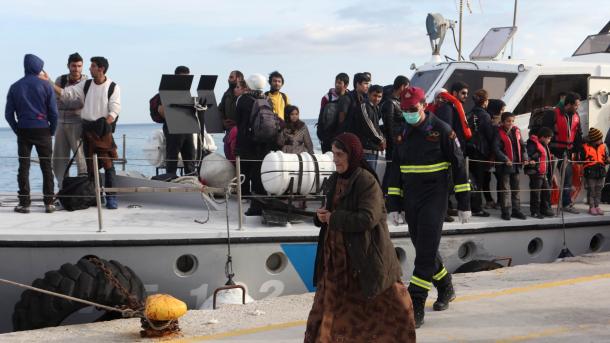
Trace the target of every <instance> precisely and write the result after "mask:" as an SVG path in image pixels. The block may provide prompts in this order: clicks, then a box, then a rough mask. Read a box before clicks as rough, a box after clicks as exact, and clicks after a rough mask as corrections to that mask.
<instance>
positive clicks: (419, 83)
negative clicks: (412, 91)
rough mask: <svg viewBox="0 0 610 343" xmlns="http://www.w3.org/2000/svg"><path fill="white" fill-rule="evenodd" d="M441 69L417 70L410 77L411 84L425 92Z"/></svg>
mask: <svg viewBox="0 0 610 343" xmlns="http://www.w3.org/2000/svg"><path fill="white" fill-rule="evenodd" d="M441 71H442V69H436V70H426V71H418V72H415V74H413V77H412V78H411V86H414V87H419V88H422V89H423V90H424V91H425V92H426V93H428V91H429V90H430V87H431V86H432V84H433V83H434V81H436V78H437V77H438V75H439V74H440V73H441Z"/></svg>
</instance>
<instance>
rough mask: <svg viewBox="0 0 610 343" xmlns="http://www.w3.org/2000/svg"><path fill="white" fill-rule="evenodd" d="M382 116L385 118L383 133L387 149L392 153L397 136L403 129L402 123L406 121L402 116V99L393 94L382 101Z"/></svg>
mask: <svg viewBox="0 0 610 343" xmlns="http://www.w3.org/2000/svg"><path fill="white" fill-rule="evenodd" d="M381 118H382V120H383V130H382V131H383V134H384V136H385V139H386V143H387V151H388V153H390V152H391V151H392V147H393V146H394V143H395V140H396V137H398V136H399V135H400V132H401V131H402V125H403V124H404V123H405V120H404V118H403V117H402V109H400V99H399V98H397V97H395V96H394V95H391V96H390V97H388V99H386V100H385V101H384V102H382V103H381Z"/></svg>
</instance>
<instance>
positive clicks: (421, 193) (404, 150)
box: [388, 87, 471, 327]
mask: <svg viewBox="0 0 610 343" xmlns="http://www.w3.org/2000/svg"><path fill="white" fill-rule="evenodd" d="M400 107H401V109H402V110H403V117H404V118H405V121H406V123H407V124H406V125H405V128H404V131H403V134H402V136H403V137H402V144H400V145H397V146H396V147H395V148H394V153H393V156H392V162H393V163H392V165H391V170H390V173H389V175H388V176H389V181H388V196H389V201H388V204H389V211H390V219H391V220H392V221H393V222H394V224H395V225H398V223H399V218H400V213H399V212H401V211H404V213H405V217H406V218H405V219H406V222H407V224H408V228H409V234H410V236H411V241H412V242H413V245H414V247H415V269H414V270H413V275H412V276H411V280H410V284H409V294H411V299H412V300H413V310H414V312H415V325H416V327H420V326H421V325H422V324H423V323H424V306H425V303H426V298H427V297H428V291H429V290H430V289H431V288H432V285H434V286H435V287H436V288H437V290H438V298H437V299H436V302H435V303H434V306H433V308H434V310H435V311H443V310H446V309H447V308H448V307H449V302H451V301H452V300H453V299H455V291H454V290H453V284H452V283H451V274H449V272H448V271H447V269H446V268H445V266H444V265H443V262H442V260H441V257H440V255H439V253H438V247H439V243H440V240H441V232H442V229H443V219H444V217H445V213H446V212H447V197H448V195H449V173H451V172H452V173H453V180H454V182H455V186H454V190H455V195H456V198H457V200H458V210H459V211H458V216H459V218H460V219H461V221H462V223H465V222H468V220H469V219H470V217H471V212H470V202H469V200H470V194H469V193H470V184H469V183H468V179H467V177H466V170H465V165H464V156H463V154H462V150H461V149H460V148H459V143H458V139H457V136H456V134H455V132H454V131H453V130H452V129H451V128H450V127H449V126H448V125H447V124H446V123H445V122H443V121H442V120H440V119H438V118H437V117H436V116H435V115H434V114H433V113H431V112H426V111H425V110H424V109H425V107H426V97H425V93H424V90H423V89H421V88H418V87H412V88H409V89H407V90H406V91H405V92H404V93H403V94H402V95H401V102H400ZM450 169H451V170H450Z"/></svg>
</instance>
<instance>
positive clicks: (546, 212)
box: [540, 208, 555, 217]
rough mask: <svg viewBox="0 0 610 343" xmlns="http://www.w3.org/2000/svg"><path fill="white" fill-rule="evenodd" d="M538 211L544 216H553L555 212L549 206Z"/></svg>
mask: <svg viewBox="0 0 610 343" xmlns="http://www.w3.org/2000/svg"><path fill="white" fill-rule="evenodd" d="M540 213H542V215H543V216H545V217H555V212H553V211H551V209H549V208H547V209H544V210H542V211H540Z"/></svg>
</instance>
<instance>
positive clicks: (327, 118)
mask: <svg viewBox="0 0 610 343" xmlns="http://www.w3.org/2000/svg"><path fill="white" fill-rule="evenodd" d="M332 98H333V97H332V92H330V91H329V92H328V103H327V104H326V105H324V108H322V110H321V111H320V114H319V115H318V123H317V124H316V134H317V135H318V138H319V139H320V140H321V141H323V142H325V141H328V140H329V139H332V138H333V137H332V136H333V135H334V134H335V132H336V131H337V124H338V123H339V98H337V99H336V100H332Z"/></svg>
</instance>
